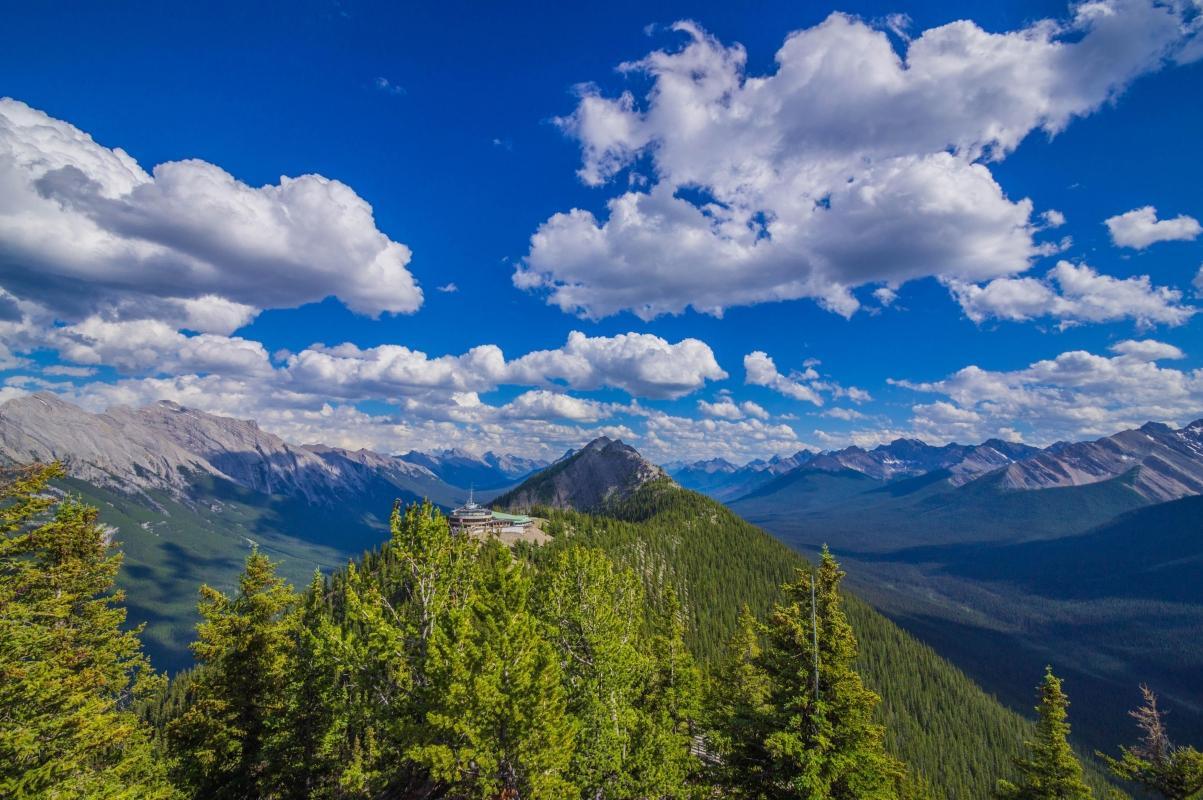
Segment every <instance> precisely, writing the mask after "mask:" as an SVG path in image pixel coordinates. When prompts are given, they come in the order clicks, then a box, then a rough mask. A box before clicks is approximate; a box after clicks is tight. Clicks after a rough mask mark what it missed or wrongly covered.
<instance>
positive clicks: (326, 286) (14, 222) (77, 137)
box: [0, 98, 422, 333]
mask: <svg viewBox="0 0 1203 800" xmlns="http://www.w3.org/2000/svg"><path fill="white" fill-rule="evenodd" d="M409 260H410V251H409V249H408V248H407V247H406V246H405V245H403V244H400V243H398V242H394V241H392V240H390V239H389V238H388V237H387V236H386V235H385V234H383V233H381V232H380V231H379V230H378V229H377V228H376V223H375V220H374V218H373V215H372V208H371V206H369V205H368V204H367V203H366V202H365V201H364V200H363V199H362V198H360V197H359V196H358V195H357V194H356V193H355V192H354V191H353V190H352V189H351V188H350V187H348V186H346V185H345V184H343V183H340V182H338V181H336V180H330V179H327V178H324V177H322V176H320V175H303V176H301V177H298V178H288V177H282V178H281V179H280V182H279V183H277V184H272V185H267V186H261V187H258V188H256V187H252V186H248V185H247V184H245V183H242V182H241V181H239V180H237V179H236V178H234V177H233V176H232V175H230V174H229V173H227V172H225V171H224V170H222V169H221V168H220V167H218V166H215V165H213V164H209V163H207V162H204V161H199V160H195V159H190V160H185V161H171V162H166V163H163V164H159V165H158V166H157V167H155V168H154V170H153V171H152V172H151V173H147V172H146V171H145V170H143V169H142V167H141V166H139V165H138V163H137V162H136V161H135V160H134V159H133V158H131V157H130V156H129V155H128V154H127V153H126V152H125V151H124V150H122V149H121V148H108V147H105V146H103V145H100V144H98V143H97V142H95V141H94V140H93V139H92V137H91V136H89V135H88V134H87V133H85V132H83V131H81V130H79V129H78V128H76V127H74V126H72V125H71V124H69V123H67V122H63V121H61V120H57V119H54V118H52V117H50V116H48V115H46V114H45V113H43V112H41V111H38V110H37V109H34V108H31V107H29V106H28V105H25V104H24V103H21V102H19V101H16V100H12V99H7V98H4V99H0V268H2V272H3V276H4V277H3V282H4V288H5V289H7V290H8V291H9V292H11V293H13V294H14V295H17V296H19V297H22V298H25V299H27V300H34V301H38V302H40V303H42V304H44V305H46V306H48V307H49V308H51V309H52V310H53V311H54V312H55V314H56V315H57V316H59V317H60V318H62V319H66V320H69V321H77V320H79V319H82V318H85V317H88V316H91V315H92V314H93V313H95V312H97V311H103V312H105V313H107V314H110V315H112V314H118V315H120V316H122V317H127V318H148V317H149V318H155V319H160V320H163V321H166V322H169V323H171V324H173V325H176V326H177V327H186V328H190V329H193V330H198V331H202V332H209V333H229V332H231V331H233V330H235V329H236V328H237V327H239V326H240V325H242V324H245V323H246V322H247V321H248V320H249V319H250V318H251V317H253V316H254V314H255V313H256V311H257V310H258V309H262V308H288V307H294V306H298V305H301V304H304V303H308V302H313V301H317V300H321V299H323V298H326V297H329V296H331V295H333V296H337V297H338V298H339V299H341V300H342V301H343V302H344V303H345V304H346V305H347V306H348V307H349V308H350V309H352V310H353V311H356V312H358V313H362V314H367V315H372V316H375V315H378V314H380V313H382V312H390V313H409V312H412V311H414V310H416V309H417V308H418V307H419V306H420V305H421V303H422V292H421V290H420V289H419V288H418V286H417V284H416V282H415V281H414V278H413V275H412V274H410V272H409V270H408V268H407V265H408V263H409Z"/></svg>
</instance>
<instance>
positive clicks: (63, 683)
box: [0, 465, 176, 800]
mask: <svg viewBox="0 0 1203 800" xmlns="http://www.w3.org/2000/svg"><path fill="white" fill-rule="evenodd" d="M62 474H63V473H62V470H61V469H60V468H59V467H58V466H57V465H54V466H50V467H33V468H28V469H25V470H22V471H21V472H19V473H18V474H16V475H15V476H13V478H12V479H11V481H9V482H7V483H6V485H5V486H4V487H3V489H2V490H0V797H5V798H13V800H22V799H24V798H39V799H45V800H57V799H58V798H62V800H76V799H79V800H101V799H102V798H103V799H104V800H109V799H110V798H130V799H131V800H132V799H133V798H139V799H140V798H149V799H150V800H160V799H161V798H172V797H175V796H176V793H175V790H174V789H173V788H172V787H171V785H170V784H169V782H168V780H167V776H166V770H165V768H164V766H163V763H162V760H161V758H160V756H159V753H158V752H157V750H156V748H155V745H154V742H153V740H152V736H151V731H150V729H149V728H148V726H147V725H146V724H145V723H143V721H142V720H141V719H140V718H139V717H138V716H137V715H136V714H135V713H134V712H133V711H132V710H131V705H132V703H133V702H135V701H138V700H139V699H140V698H142V697H144V696H146V695H147V693H148V692H150V691H151V690H152V689H155V688H156V680H155V679H153V678H152V677H151V673H150V667H149V664H148V663H147V661H146V658H145V656H144V655H143V653H142V647H141V643H140V641H139V638H138V633H139V630H138V629H135V630H122V626H123V623H124V622H125V609H124V608H123V607H122V606H121V601H122V599H123V597H122V594H121V593H120V592H116V591H114V589H113V581H114V578H115V576H116V574H117V570H118V567H119V565H120V562H121V556H120V555H119V554H118V553H116V552H114V551H113V549H112V546H111V545H110V544H109V542H108V541H107V535H108V534H107V532H106V530H105V529H104V528H103V526H101V525H100V524H99V523H98V521H97V512H96V509H94V508H91V507H89V506H85V505H83V504H82V503H80V502H78V501H76V500H73V499H66V500H64V501H62V502H59V503H57V507H54V508H53V513H52V515H51V511H52V507H53V506H55V503H54V501H53V500H52V499H51V498H50V497H48V496H47V495H46V494H45V492H46V490H47V487H48V484H49V482H50V481H51V480H52V479H54V478H58V477H61V476H62ZM48 515H49V516H48Z"/></svg>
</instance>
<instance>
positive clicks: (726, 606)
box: [538, 481, 1101, 799]
mask: <svg viewBox="0 0 1203 800" xmlns="http://www.w3.org/2000/svg"><path fill="white" fill-rule="evenodd" d="M538 513H540V514H546V515H547V517H548V519H549V528H550V529H551V530H552V531H554V532H556V533H557V537H556V539H555V541H554V542H553V543H552V544H550V545H549V546H547V547H546V548H545V553H542V554H539V556H538V557H549V556H550V555H551V554H553V553H554V552H555V551H556V549H557V548H560V547H563V546H566V545H567V544H569V543H571V542H574V541H582V540H583V541H585V542H586V543H588V544H590V545H592V546H597V547H600V548H602V549H603V550H605V551H606V552H607V553H609V554H610V555H611V556H612V557H613V558H615V559H616V560H617V561H619V562H620V563H624V564H628V565H630V566H632V567H633V568H635V569H636V570H637V571H638V572H639V574H641V575H643V576H644V579H645V581H647V583H648V584H649V586H652V587H655V586H658V585H660V584H662V583H665V582H667V583H669V584H671V585H673V586H674V587H675V589H676V591H677V593H678V594H679V596H680V597H681V599H682V602H683V604H684V608H685V611H686V613H687V614H688V617H689V619H690V622H691V625H690V628H689V631H688V640H689V641H690V643H691V645H692V647H693V648H694V650H695V652H696V653H697V655H698V656H699V658H701V659H702V660H703V662H706V663H711V664H713V663H714V662H715V661H716V659H718V658H719V657H720V656H721V654H722V653H723V650H724V646H725V644H726V643H727V641H728V639H729V638H730V636H731V634H732V632H733V631H734V630H735V626H736V620H737V618H738V615H739V612H740V609H741V607H742V606H743V605H744V604H747V605H748V606H749V607H750V608H751V609H752V610H753V612H755V613H757V614H761V615H762V614H764V613H765V612H766V611H767V610H768V608H769V607H770V606H771V604H772V602H773V601H774V600H775V599H776V598H777V596H778V590H779V587H780V586H781V584H783V583H785V582H787V581H788V580H791V579H792V578H793V575H794V572H795V570H796V569H797V568H798V567H800V566H803V565H804V564H805V561H804V560H803V559H802V557H801V556H800V555H799V554H798V553H797V552H796V551H794V550H792V549H791V548H789V547H788V546H786V545H785V544H783V543H782V542H780V541H778V540H776V539H774V538H773V537H772V536H769V535H768V534H766V533H765V532H764V531H762V530H760V529H759V528H757V527H755V526H754V525H751V524H750V523H748V522H746V521H744V520H743V519H741V518H740V517H738V516H737V515H736V514H734V513H732V512H731V511H730V510H729V509H727V508H725V507H724V506H722V505H721V504H719V503H717V502H716V501H713V500H711V499H709V498H707V497H704V496H702V495H699V494H697V493H695V492H691V491H687V490H683V489H680V488H679V487H675V486H673V485H671V484H670V483H669V482H667V481H653V482H651V483H648V484H646V485H645V486H644V487H642V488H641V489H640V490H639V491H638V492H636V493H635V494H633V495H632V496H631V497H630V498H628V499H627V500H626V501H625V502H623V503H619V504H615V505H614V506H612V507H611V508H610V509H609V510H608V513H609V515H607V516H598V515H587V514H581V513H577V512H573V511H564V510H556V509H541V510H539V511H538ZM650 594H651V593H650ZM847 601H848V613H849V617H850V619H851V621H852V623H853V627H854V629H855V631H856V634H857V638H858V640H859V642H860V663H861V668H862V672H863V674H864V675H865V679H866V682H867V683H868V684H869V685H870V686H871V687H872V688H874V689H875V690H877V691H878V692H879V693H880V694H881V696H882V699H883V702H882V706H881V709H880V715H881V718H882V719H883V721H884V722H885V723H886V727H887V741H888V744H889V747H890V749H891V751H892V752H894V753H895V754H896V755H898V756H899V757H901V758H902V759H903V760H905V761H906V762H907V763H909V764H911V765H912V766H913V767H915V768H916V769H918V770H920V771H921V772H922V773H923V774H924V775H926V776H927V777H928V778H929V779H930V780H931V781H932V783H933V786H934V787H935V788H936V790H937V791H938V793H939V794H940V796H942V797H948V798H950V799H951V798H979V797H982V798H984V797H988V796H989V795H990V792H991V790H992V789H993V786H994V781H995V779H996V778H997V777H998V776H999V775H1005V774H1008V773H1009V771H1010V760H1009V759H1010V756H1011V755H1012V754H1013V752H1014V746H1013V743H1014V742H1016V741H1019V740H1022V739H1023V738H1024V736H1025V735H1027V734H1028V731H1029V728H1028V723H1027V722H1026V721H1024V720H1023V719H1022V718H1021V717H1020V716H1019V715H1018V714H1015V713H1013V712H1011V711H1009V710H1007V709H1005V708H1003V707H1002V706H1001V705H1000V704H999V703H998V702H997V701H996V700H995V699H994V698H993V697H991V696H990V695H988V694H986V693H985V692H984V691H982V689H980V688H979V687H978V686H977V685H976V684H975V683H974V682H973V681H972V680H970V679H969V678H968V677H966V676H965V675H964V674H963V673H962V672H961V671H960V670H958V669H956V668H955V667H953V666H952V665H950V664H949V663H948V662H947V661H945V660H944V659H942V658H941V657H940V656H939V655H937V654H936V653H935V652H934V651H933V650H932V649H930V648H929V647H927V646H925V645H923V644H921V643H919V642H918V641H916V640H915V639H914V638H913V637H911V636H910V635H909V634H907V633H906V632H904V631H902V630H901V629H899V628H898V627H897V626H895V625H894V624H893V623H891V622H890V621H889V620H887V619H886V618H885V617H883V616H882V615H880V614H879V613H877V612H876V611H874V610H873V609H872V608H871V607H870V606H869V605H868V604H866V603H865V602H863V601H861V600H859V599H857V598H856V597H855V596H852V595H849V596H848V598H847ZM1037 677H1038V675H1037ZM1031 683H1032V679H1030V680H1029V684H1031ZM1071 688H1072V687H1071ZM1029 694H1030V693H1029ZM1029 705H1030V704H1029ZM1098 780H1101V779H1097V780H1096V782H1098Z"/></svg>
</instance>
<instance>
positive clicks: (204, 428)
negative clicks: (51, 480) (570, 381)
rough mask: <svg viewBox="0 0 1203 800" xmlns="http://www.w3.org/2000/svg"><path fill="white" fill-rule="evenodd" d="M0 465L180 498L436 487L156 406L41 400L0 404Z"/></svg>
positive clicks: (403, 466) (250, 427) (415, 473)
mask: <svg viewBox="0 0 1203 800" xmlns="http://www.w3.org/2000/svg"><path fill="white" fill-rule="evenodd" d="M0 460H3V461H6V462H10V463H29V462H33V461H53V460H58V461H62V462H63V464H64V465H65V467H66V468H67V470H68V472H69V474H71V475H72V476H73V477H77V478H80V479H82V480H85V481H88V482H90V483H95V484H98V485H101V486H105V487H108V488H113V489H117V490H119V491H123V492H126V493H140V492H145V491H148V490H163V491H167V492H169V493H171V494H172V495H175V496H183V495H186V494H187V493H188V492H189V491H190V489H191V488H192V486H193V485H194V483H195V481H196V479H197V478H198V477H203V476H212V477H216V478H221V479H223V480H227V481H230V482H232V483H234V484H237V485H239V486H242V487H244V488H247V489H250V490H252V491H255V492H260V493H263V494H276V495H285V496H290V497H298V498H301V499H304V500H305V501H307V502H309V503H316V504H324V503H331V502H334V501H335V500H336V499H337V498H338V497H340V496H344V497H345V496H347V495H349V494H353V493H355V492H358V491H360V490H362V489H363V488H364V487H365V486H367V485H368V484H369V483H370V482H372V481H374V480H387V481H390V482H393V483H395V484H397V485H399V486H400V485H404V486H407V487H413V488H414V489H415V490H416V491H417V492H418V493H422V491H423V490H424V489H437V488H438V487H439V486H441V485H442V482H441V481H440V480H439V479H438V478H437V477H436V476H435V475H434V474H433V473H431V472H430V470H428V469H426V468H424V467H421V466H418V465H415V464H408V463H405V462H402V461H398V460H397V459H394V458H390V457H388V456H384V455H380V454H379V453H373V452H371V451H368V450H358V451H348V450H343V449H340V448H334V447H326V446H323V445H304V446H299V447H298V446H294V445H290V444H288V443H287V442H285V441H284V440H283V439H281V438H280V437H278V436H276V435H274V434H271V433H268V432H266V431H263V430H261V429H260V428H259V426H258V425H257V424H256V423H255V422H253V421H250V420H238V419H231V418H228V417H219V416H215V415H213V414H206V413H204V412H201V411H196V410H194V409H189V408H184V407H183V406H180V405H178V404H176V403H171V402H166V401H164V402H160V403H156V404H154V405H152V406H148V407H146V408H139V409H133V408H125V407H116V408H111V409H109V410H108V411H107V412H105V413H102V414H92V413H89V412H87V411H85V410H83V409H81V408H79V407H77V406H75V405H72V404H71V403H68V402H66V401H65V400H62V399H61V398H59V397H57V396H56V395H53V394H46V393H39V394H35V395H30V396H27V397H21V398H17V399H15V400H10V401H8V402H7V403H5V404H3V405H0Z"/></svg>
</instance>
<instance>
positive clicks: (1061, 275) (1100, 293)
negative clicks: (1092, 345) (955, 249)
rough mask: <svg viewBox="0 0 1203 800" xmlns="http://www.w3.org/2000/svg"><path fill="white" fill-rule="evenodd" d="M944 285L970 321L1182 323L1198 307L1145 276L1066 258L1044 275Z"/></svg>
mask: <svg viewBox="0 0 1203 800" xmlns="http://www.w3.org/2000/svg"><path fill="white" fill-rule="evenodd" d="M949 288H950V289H951V291H952V293H953V296H954V297H955V298H956V299H957V302H958V303H960V304H961V308H963V309H964V310H965V315H966V316H967V317H969V318H970V319H971V320H973V321H974V322H982V321H983V320H986V319H988V318H991V317H994V318H998V319H1009V320H1030V319H1036V318H1039V317H1053V318H1055V319H1057V320H1059V321H1060V322H1061V324H1062V326H1063V327H1064V326H1068V325H1073V324H1076V323H1081V322H1113V321H1116V320H1122V319H1131V320H1134V321H1135V322H1136V323H1137V324H1138V325H1140V326H1144V327H1147V326H1151V325H1154V324H1163V325H1181V324H1183V323H1184V322H1186V321H1188V320H1189V319H1190V318H1191V316H1193V315H1194V314H1195V313H1196V312H1197V311H1198V309H1196V308H1193V307H1191V306H1184V305H1182V292H1180V291H1178V290H1177V289H1171V288H1168V287H1164V286H1153V284H1152V281H1151V280H1150V278H1149V276H1148V275H1140V276H1137V277H1133V278H1127V279H1120V278H1112V277H1110V276H1108V275H1101V274H1099V273H1098V272H1097V271H1095V270H1094V269H1092V268H1091V267H1090V266H1088V265H1086V264H1081V265H1074V264H1071V263H1070V262H1068V261H1061V262H1058V263H1057V265H1056V266H1055V267H1053V268H1052V269H1051V270H1049V272H1048V274H1047V275H1045V276H1044V278H1043V279H1039V278H996V279H995V280H993V281H990V282H989V283H987V284H985V285H982V286H979V285H976V284H971V283H962V282H959V281H950V282H949Z"/></svg>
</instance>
